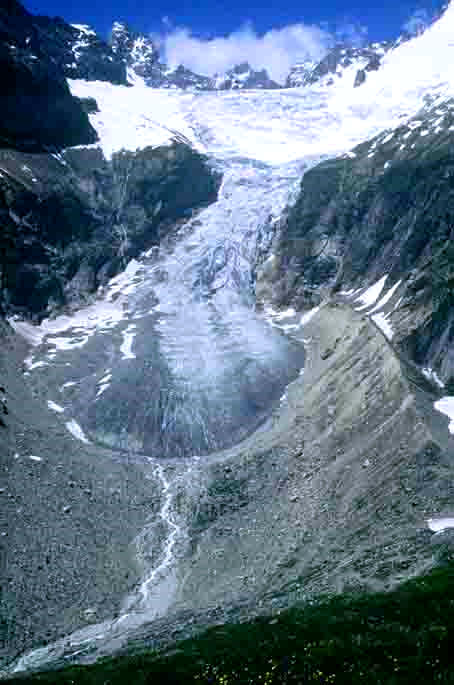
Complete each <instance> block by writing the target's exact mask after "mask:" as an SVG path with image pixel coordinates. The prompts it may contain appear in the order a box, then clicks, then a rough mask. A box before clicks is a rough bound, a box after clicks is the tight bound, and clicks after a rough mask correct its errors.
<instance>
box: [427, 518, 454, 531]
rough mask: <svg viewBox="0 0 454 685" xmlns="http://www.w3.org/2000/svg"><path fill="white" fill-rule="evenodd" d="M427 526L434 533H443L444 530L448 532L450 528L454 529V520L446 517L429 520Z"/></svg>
mask: <svg viewBox="0 0 454 685" xmlns="http://www.w3.org/2000/svg"><path fill="white" fill-rule="evenodd" d="M427 525H428V527H429V529H430V530H431V531H432V532H433V533H442V532H443V531H444V530H447V529H448V528H454V518H451V517H446V518H436V519H428V520H427Z"/></svg>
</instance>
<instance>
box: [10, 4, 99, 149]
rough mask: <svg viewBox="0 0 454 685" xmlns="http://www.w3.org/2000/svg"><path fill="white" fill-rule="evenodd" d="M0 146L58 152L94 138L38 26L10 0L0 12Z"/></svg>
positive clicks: (21, 8) (22, 9) (91, 140)
mask: <svg viewBox="0 0 454 685" xmlns="http://www.w3.org/2000/svg"><path fill="white" fill-rule="evenodd" d="M0 69H1V73H2V79H1V83H0V94H1V96H2V117H1V122H0V146H1V147H14V148H17V149H21V150H27V151H42V150H49V149H51V150H52V149H53V150H60V149H61V148H63V147H67V146H70V145H79V144H89V143H93V142H94V141H95V140H96V139H97V135H96V132H95V131H94V129H93V128H92V126H91V125H90V123H89V121H88V117H87V115H86V113H85V112H84V110H83V108H82V107H81V104H80V103H79V102H78V101H77V100H76V99H75V98H73V97H72V96H71V93H70V91H69V88H68V86H67V84H66V81H65V78H64V74H63V72H62V71H61V69H60V68H59V66H58V64H57V63H56V62H55V60H54V59H53V57H52V55H51V54H49V53H48V52H46V46H45V44H44V42H43V40H42V35H41V33H40V29H39V23H37V21H36V19H35V18H34V17H32V15H30V14H29V13H28V12H27V11H26V10H25V9H24V8H23V7H22V6H21V5H20V4H19V3H17V2H15V0H8V2H6V3H3V5H2V7H1V8H0Z"/></svg>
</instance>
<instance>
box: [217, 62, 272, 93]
mask: <svg viewBox="0 0 454 685" xmlns="http://www.w3.org/2000/svg"><path fill="white" fill-rule="evenodd" d="M214 87H215V88H218V89H219V90H242V89H247V88H253V89H255V88H259V89H271V90H272V89H274V88H279V87H280V86H279V84H278V83H276V82H275V81H272V80H271V79H270V77H269V76H268V73H267V71H266V69H262V70H260V71H256V70H254V69H252V67H251V66H250V64H248V63H247V62H243V63H242V64H237V65H236V66H235V67H233V69H229V71H227V72H226V73H225V74H222V75H216V76H215V77H214Z"/></svg>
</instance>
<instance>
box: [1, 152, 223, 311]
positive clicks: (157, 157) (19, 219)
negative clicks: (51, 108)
mask: <svg viewBox="0 0 454 685" xmlns="http://www.w3.org/2000/svg"><path fill="white" fill-rule="evenodd" d="M217 187H218V177H217V175H216V174H215V173H214V172H212V170H211V169H210V167H209V166H208V165H207V163H206V161H205V159H204V158H203V157H202V156H201V155H199V154H198V153H196V152H195V151H194V150H192V149H191V148H190V147H189V146H187V145H185V144H183V143H174V144H173V145H170V146H165V147H162V148H157V149H152V148H146V149H144V150H141V151H138V152H135V153H133V152H120V153H117V154H115V155H114V156H113V159H112V161H111V162H108V161H106V160H105V159H104V157H103V156H102V153H101V151H100V150H99V149H70V150H67V151H66V152H65V153H64V156H61V157H53V156H50V155H44V154H41V155H31V154H26V153H20V152H15V151H0V217H1V225H2V231H3V236H2V246H3V250H2V255H1V263H0V271H1V273H2V283H3V299H4V301H5V303H6V304H7V307H8V308H9V311H12V310H18V311H22V312H23V313H24V314H25V313H27V312H31V313H32V314H33V315H35V316H38V317H39V316H41V315H43V314H44V313H45V312H46V311H49V308H50V309H52V308H53V307H55V306H62V305H63V304H66V303H70V302H77V301H80V300H81V298H83V297H84V296H86V295H87V294H89V293H90V292H93V291H94V290H95V289H96V288H97V287H98V286H100V285H102V284H103V283H105V282H107V280H108V279H109V278H111V277H112V276H113V275H115V274H116V273H117V272H118V271H119V270H120V269H121V268H123V267H124V266H125V264H126V262H127V261H128V260H129V259H131V258H133V257H135V256H137V255H138V254H139V253H140V252H141V251H142V250H144V249H145V248H148V247H150V246H151V245H153V244H156V243H157V242H159V239H160V237H161V236H162V235H164V234H165V233H167V232H168V231H169V230H170V229H171V227H172V226H173V225H174V224H175V222H178V221H179V220H181V219H184V218H187V217H188V215H190V214H191V212H192V210H193V209H195V208H197V207H199V206H201V205H204V204H207V203H209V202H211V201H213V200H214V199H215V197H216V193H217Z"/></svg>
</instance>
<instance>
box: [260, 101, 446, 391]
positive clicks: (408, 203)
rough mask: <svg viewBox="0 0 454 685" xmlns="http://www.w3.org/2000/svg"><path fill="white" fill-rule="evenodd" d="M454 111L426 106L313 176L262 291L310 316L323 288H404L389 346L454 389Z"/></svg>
mask: <svg viewBox="0 0 454 685" xmlns="http://www.w3.org/2000/svg"><path fill="white" fill-rule="evenodd" d="M453 104H454V103H453V102H452V101H450V100H449V101H446V102H444V103H442V104H440V103H437V105H436V106H430V105H428V106H427V107H425V108H424V109H423V110H422V111H421V112H420V113H419V115H418V116H417V117H415V118H414V119H413V120H410V121H409V122H408V125H404V126H401V127H399V128H397V129H396V130H395V131H394V132H393V133H392V134H389V135H388V134H386V132H385V133H384V134H381V135H380V136H378V137H377V138H375V139H373V140H370V141H368V142H366V143H363V144H361V145H359V146H358V147H357V148H355V149H354V150H353V151H352V153H349V154H348V155H345V156H344V157H340V158H337V159H332V160H329V161H326V162H323V163H321V164H319V165H318V166H316V167H315V168H313V169H311V170H310V171H309V172H307V173H306V175H305V176H304V178H303V181H302V184H301V191H300V194H299V196H298V199H297V201H296V203H295V205H294V206H293V207H291V208H290V209H289V211H288V216H287V217H286V219H285V220H284V221H283V222H282V224H281V226H280V228H278V230H277V233H276V238H275V244H274V247H273V249H272V253H273V257H272V261H273V264H274V269H271V268H270V266H269V264H268V267H267V263H266V261H263V263H262V266H261V267H260V268H259V269H258V282H257V287H258V291H259V292H260V291H261V292H262V293H263V294H264V297H265V299H266V297H267V296H268V295H269V294H270V293H271V292H272V295H271V297H272V299H273V300H274V301H275V303H278V304H280V305H284V304H285V305H288V304H290V303H293V304H296V305H297V307H302V306H303V307H304V306H313V305H314V304H317V302H319V301H320V299H321V298H323V296H324V294H326V292H327V289H333V290H340V289H341V288H343V289H350V288H352V289H354V288H360V287H361V286H363V287H364V286H365V284H366V283H370V282H373V281H376V280H377V279H378V278H379V277H381V276H383V275H384V274H388V277H389V282H390V284H392V283H396V282H397V281H398V280H401V281H402V285H401V286H400V290H399V294H400V297H401V300H400V302H399V306H398V307H396V310H395V311H394V312H393V313H392V314H390V322H391V325H392V327H393V329H394V331H395V335H394V338H393V340H394V341H396V342H397V344H398V345H399V347H400V348H401V350H402V351H405V353H406V354H408V355H409V357H410V358H411V359H412V360H414V361H415V362H417V363H418V364H422V365H425V366H429V367H433V368H434V369H437V370H438V371H439V372H440V374H441V377H442V380H444V381H445V382H446V383H448V384H449V383H452V381H453V379H454V358H453V354H452V346H453V340H454V308H453V305H454V300H453V292H454V288H453V286H454V281H453V272H452V264H453V248H452V241H453V233H452V225H453V221H454V219H453V217H452V216H451V207H452V206H453V199H452V193H453V190H452V177H453V173H454V166H453V157H452V151H451V150H452V142H453V141H452V136H453V132H452V130H453V128H452V127H453V123H454V119H453V115H452V106H453ZM267 284H268V286H267ZM270 284H271V290H269V285H270ZM267 288H268V290H267ZM266 293H268V295H267V294H266ZM396 300H397V298H396Z"/></svg>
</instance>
